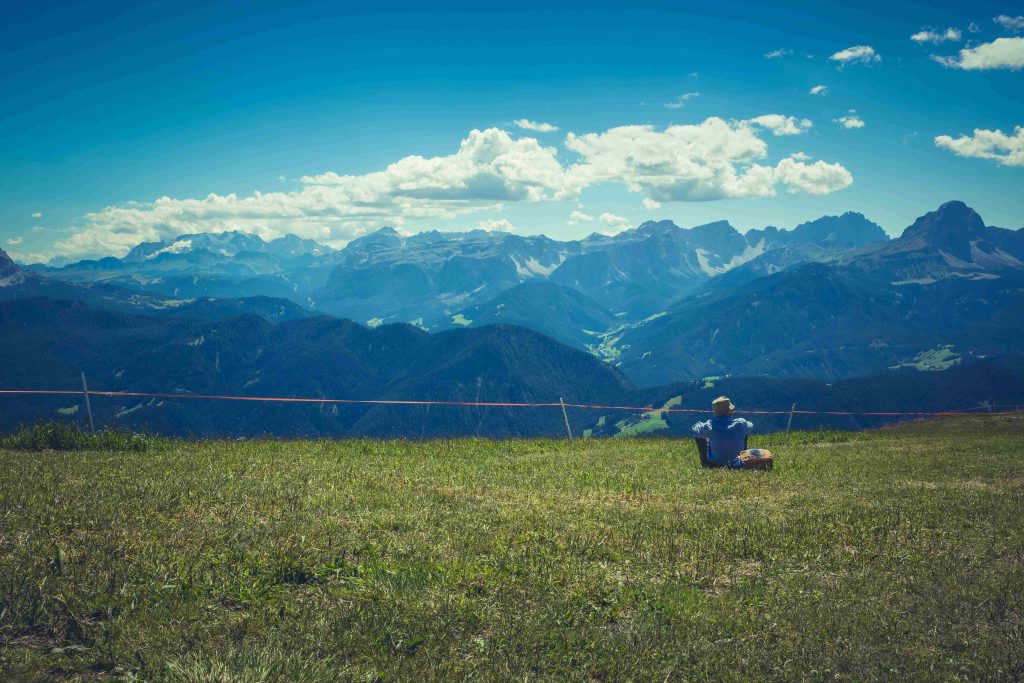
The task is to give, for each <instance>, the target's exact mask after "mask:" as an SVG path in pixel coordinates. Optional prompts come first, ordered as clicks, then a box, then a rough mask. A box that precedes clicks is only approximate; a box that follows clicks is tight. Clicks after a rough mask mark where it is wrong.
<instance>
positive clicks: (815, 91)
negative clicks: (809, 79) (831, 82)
mask: <svg viewBox="0 0 1024 683" xmlns="http://www.w3.org/2000/svg"><path fill="white" fill-rule="evenodd" d="M807 92H809V93H810V94H811V95H825V94H827V93H828V86H827V85H816V86H814V87H813V88H811V89H810V90H808V91H807Z"/></svg>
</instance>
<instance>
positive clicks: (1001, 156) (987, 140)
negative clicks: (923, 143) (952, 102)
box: [935, 126, 1024, 166]
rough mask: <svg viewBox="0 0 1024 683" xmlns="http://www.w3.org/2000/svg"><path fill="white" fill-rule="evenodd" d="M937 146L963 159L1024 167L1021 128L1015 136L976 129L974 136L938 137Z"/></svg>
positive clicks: (1015, 132)
mask: <svg viewBox="0 0 1024 683" xmlns="http://www.w3.org/2000/svg"><path fill="white" fill-rule="evenodd" d="M935 144H936V146H938V147H941V148H943V149H948V150H949V151H950V152H953V154H956V155H957V156H961V157H973V158H975V159H993V160H994V161H995V162H996V163H998V164H1000V165H1002V166H1024V127H1021V126H1016V127H1015V128H1014V129H1013V135H1007V134H1006V133H1004V132H1003V131H1001V130H998V129H996V130H983V129H981V128H975V129H974V133H973V134H972V135H961V136H960V137H958V138H953V137H950V136H949V135H938V136H936V138H935Z"/></svg>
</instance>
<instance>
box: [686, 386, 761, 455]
mask: <svg viewBox="0 0 1024 683" xmlns="http://www.w3.org/2000/svg"><path fill="white" fill-rule="evenodd" d="M711 409H712V410H713V411H714V412H715V416H714V417H713V418H711V419H710V420H708V421H707V422H698V423H697V424H695V425H693V435H694V436H695V437H698V438H706V439H707V440H708V461H709V464H710V465H711V466H712V467H730V468H732V469H734V470H738V469H742V468H743V463H742V462H741V461H740V458H739V454H740V452H742V451H743V449H745V448H746V441H747V434H750V432H751V431H753V429H754V425H753V424H752V423H751V422H749V421H747V420H744V419H743V418H742V417H734V416H733V413H734V412H735V411H736V406H734V405H733V404H732V401H730V400H729V398H728V397H726V396H719V397H718V398H716V399H715V400H714V401H712V402H711Z"/></svg>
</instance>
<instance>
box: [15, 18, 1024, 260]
mask: <svg viewBox="0 0 1024 683" xmlns="http://www.w3.org/2000/svg"><path fill="white" fill-rule="evenodd" d="M417 8H418V9H417ZM5 13H6V14H7V16H6V17H5V18H6V20H5V21H4V22H3V26H2V27H0V45H3V46H4V47H3V48H2V53H0V88H2V89H3V92H4V93H5V94H6V96H5V105H4V106H3V107H2V108H0V131H2V132H0V136H2V137H0V140H2V144H0V248H3V249H5V250H6V251H8V252H10V253H12V254H13V255H14V256H15V257H16V258H19V259H21V260H24V261H35V260H40V259H46V258H51V257H57V258H58V259H63V260H66V259H73V258H79V257H83V256H96V255H102V254H115V255H121V254H123V253H124V252H125V251H126V250H127V247H128V246H130V245H131V244H133V243H135V242H138V241H142V240H144V239H166V238H167V237H170V236H173V235H175V234H180V233H183V232H201V231H218V230H224V229H244V230H250V231H253V232H257V233H259V234H261V235H263V236H265V237H273V236H275V235H279V234H283V233H284V232H296V233H298V234H302V235H304V236H308V237H313V238H316V239H319V240H321V241H325V242H328V243H331V244H334V245H336V246H338V245H341V244H344V242H345V241H346V240H348V239H351V238H352V237H353V236H357V235H359V234H363V233H365V232H366V231H369V230H372V229H375V228H378V227H380V226H382V225H398V226H400V227H401V228H402V229H404V230H407V231H410V232H413V231H418V230H423V229H430V228H439V229H468V228H474V227H485V228H492V229H493V228H497V229H503V228H509V227H511V228H512V229H515V230H516V231H518V232H520V233H523V234H532V233H541V232H543V233H545V234H548V235H551V236H553V237H559V238H570V237H582V236H584V235H586V234H589V233H590V232H593V231H595V230H597V231H614V230H619V229H622V227H623V226H625V225H636V224H638V223H640V222H642V221H644V220H648V219H657V218H669V219H672V220H674V221H676V222H677V223H679V224H680V225H683V226H689V225H695V224H699V223H702V222H707V221H710V220H716V219H720V218H727V219H729V220H730V221H732V222H733V224H734V225H736V226H737V227H738V228H740V229H741V230H742V229H748V228H753V227H762V226H764V225H769V224H771V225H777V226H780V227H792V226H793V225H795V224H797V223H799V222H801V221H804V220H809V219H813V218H815V217H817V216H820V215H823V214H835V213H841V212H843V211H847V210H854V211H860V212H862V213H864V214H865V215H867V216H868V217H869V218H871V219H873V220H875V221H876V222H878V223H880V224H881V225H882V226H883V227H885V228H886V229H887V230H889V231H890V232H891V233H893V234H898V233H899V232H900V231H901V230H902V229H903V228H904V227H905V226H906V225H907V224H909V223H910V222H911V221H912V220H913V219H914V218H915V217H916V216H919V215H921V214H923V213H925V212H926V211H929V210H932V209H934V208H935V207H936V206H937V205H939V204H940V203H942V202H944V201H947V200H949V199H954V198H956V199H962V200H964V201H966V202H968V203H969V204H970V205H972V206H973V207H974V208H976V209H977V210H978V211H979V212H980V213H981V214H982V216H983V218H985V220H986V222H987V223H989V224H990V225H999V226H1003V227H1011V228H1017V227H1021V226H1024V192H1022V188H1024V133H1020V134H1017V133H1015V128H1016V127H1017V126H1021V125H1024V71H1022V70H1021V68H1020V66H1021V65H1022V64H1024V18H1021V14H1024V8H1022V7H1021V5H1020V4H1019V3H1016V4H1014V3H987V2H973V3H948V4H940V3H928V4H924V3H921V4H909V3H907V4H903V3H893V2H888V3H884V4H883V3H877V4H875V3H865V4H862V5H860V6H858V7H843V6H838V5H831V4H828V3H822V2H802V3H781V4H777V5H774V6H772V7H767V6H763V5H761V4H759V3H750V4H746V3H721V4H717V5H714V6H707V4H705V3H701V4H691V3H630V5H629V6H628V7H626V6H625V5H624V4H619V5H617V6H616V5H611V4H604V3H587V4H586V5H583V4H581V5H577V6H572V5H566V4H559V3H557V2H546V3H543V4H537V5H530V4H522V3H520V4H517V5H516V7H515V10H514V11H512V10H509V11H493V10H489V9H484V8H481V7H480V6H479V5H478V6H476V7H460V6H458V5H446V6H444V8H443V9H433V10H430V11H425V10H423V9H422V5H416V6H408V7H403V6H400V5H388V6H376V5H375V6H373V7H372V8H369V9H362V8H360V9H352V8H348V7H345V6H344V5H343V4H341V3H258V2H256V3H253V2H247V3H241V2H239V3H222V4H213V5H209V4H204V5H196V6H189V4H188V3H184V2H179V3H166V4H164V3H157V4H146V5H144V6H136V5H135V3H95V2H87V3H73V4H63V5H47V4H45V3H41V4H36V5H33V6H29V3H24V4H23V5H22V6H20V7H15V8H13V9H12V8H5ZM948 29H953V30H952V31H949V30H948ZM915 35H916V36H917V39H916V40H915V39H912V38H911V36H915ZM866 48H870V49H869V50H868V49H866ZM961 51H963V52H961ZM815 86H826V89H825V90H824V91H823V92H821V93H819V94H812V93H811V89H812V88H814V87H815ZM851 110H852V111H851ZM765 115H778V116H774V117H769V118H763V117H764V116H765ZM521 119H526V120H528V121H530V122H533V123H543V124H549V126H551V127H557V128H558V130H549V131H539V130H530V129H524V128H522V127H520V126H519V125H517V123H516V122H517V121H520V120H521ZM859 124H863V125H862V126H861V125H859ZM545 128H546V127H545ZM474 130H476V131H480V132H479V133H478V134H476V135H475V136H473V135H471V131H474ZM976 130H977V131H981V132H980V133H977V134H976V133H975V131H976ZM997 131H998V133H997ZM941 136H947V137H942V138H941V141H937V140H936V138H937V137H941ZM464 141H467V142H465V143H464ZM460 145H462V149H463V152H462V153H461V154H457V152H459V150H460ZM412 155H418V157H420V158H413V159H409V157H410V156H412ZM389 165H394V166H391V167H390V169H389ZM161 198H163V199H161ZM574 212H575V213H574Z"/></svg>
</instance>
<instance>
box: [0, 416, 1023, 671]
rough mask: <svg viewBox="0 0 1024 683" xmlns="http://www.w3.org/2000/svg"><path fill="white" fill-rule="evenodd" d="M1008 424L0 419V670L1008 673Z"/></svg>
mask: <svg viewBox="0 0 1024 683" xmlns="http://www.w3.org/2000/svg"><path fill="white" fill-rule="evenodd" d="M1022 420H1024V418H1022V416H1021V414H1016V415H1001V416H979V417H975V418H962V419H957V420H942V421H939V422H926V423H912V424H909V425H905V426H903V427H901V428H899V429H888V430H882V431H876V432H864V433H859V434H848V433H847V434H840V433H829V432H801V433H794V434H791V435H789V436H788V437H787V436H785V435H774V436H770V437H763V436H762V437H757V438H756V439H755V444H754V445H757V446H762V447H768V448H771V449H772V450H774V451H775V454H776V457H777V465H776V468H775V470H774V471H772V472H769V473H757V472H742V473H737V472H729V471H720V470H718V471H715V470H711V471H709V470H702V469H701V468H700V467H699V466H698V465H697V459H696V455H695V453H694V452H693V449H692V444H690V443H686V442H679V441H674V440H659V439H651V440H646V439H645V440H630V441H625V442H624V441H620V440H593V439H590V440H577V441H575V442H573V443H568V442H564V441H553V440H529V441H524V440H513V441H489V440H436V441H427V442H422V443H411V442H406V441H377V440H350V441H333V442H332V441H267V440H255V441H211V442H186V441H160V440H152V439H150V440H145V439H143V440H141V441H140V440H138V439H135V440H133V439H127V438H111V439H106V440H105V441H104V446H105V447H107V448H124V449H126V450H101V451H63V452H55V451H45V452H26V451H15V450H10V445H9V444H8V445H7V447H6V448H5V447H4V443H3V442H0V679H3V680H104V679H108V678H126V679H128V678H130V679H133V680H173V681H212V680H217V681H227V680H232V681H234V680H238V681H271V680H274V681H305V682H306V683H316V682H319V681H334V680H339V679H340V680H440V679H444V680H464V679H481V678H487V679H493V678H502V679H516V680H522V679H549V680H624V679H629V680H645V681H646V680H658V681H660V680H693V679H700V680H736V681H740V680H743V681H747V680H779V679H792V680H807V679H825V678H828V679H830V680H831V679H844V680H847V679H853V680H879V679H888V680H935V679H942V680H947V679H960V680H965V679H966V680H993V679H1013V678H1015V677H1019V676H1020V674H1021V672H1022V671H1024V658H1022V653H1024V648H1022V647H1021V635H1022V632H1021V622H1020V615H1021V614H1022V611H1024V593H1022V592H1021V590H1020V587H1021V586H1022V585H1024V565H1022V564H1021V561H1020V559H1021V551H1020V549H1021V547H1024V526H1022V525H1021V524H1020V520H1021V518H1022V515H1024V475H1022V470H1021V464H1020V459H1019V453H1020V450H1021V446H1022V436H1021V435H1022V434H1024V422H1022ZM70 443H71V444H72V445H73V444H74V441H72V442H70ZM139 448H144V449H145V450H144V452H138V450H137V449H139Z"/></svg>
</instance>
